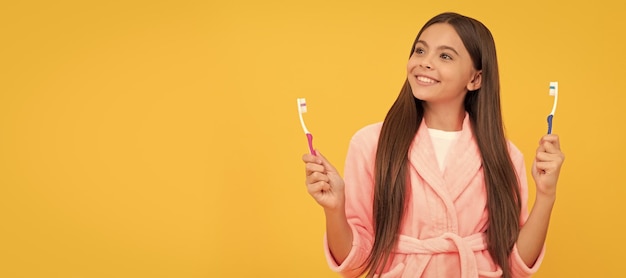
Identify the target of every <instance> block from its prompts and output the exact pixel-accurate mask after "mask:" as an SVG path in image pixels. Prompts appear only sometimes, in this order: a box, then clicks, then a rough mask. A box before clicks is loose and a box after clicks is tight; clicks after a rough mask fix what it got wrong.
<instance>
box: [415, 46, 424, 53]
mask: <svg viewBox="0 0 626 278" xmlns="http://www.w3.org/2000/svg"><path fill="white" fill-rule="evenodd" d="M414 52H415V53H417V54H424V49H423V48H421V47H416V48H415V51H414Z"/></svg>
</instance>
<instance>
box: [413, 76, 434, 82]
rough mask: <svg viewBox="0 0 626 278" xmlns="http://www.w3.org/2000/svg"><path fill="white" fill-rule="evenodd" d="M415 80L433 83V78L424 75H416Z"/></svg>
mask: <svg viewBox="0 0 626 278" xmlns="http://www.w3.org/2000/svg"><path fill="white" fill-rule="evenodd" d="M417 80H419V81H421V82H426V83H435V82H436V81H435V80H432V79H430V78H428V77H424V76H418V77H417Z"/></svg>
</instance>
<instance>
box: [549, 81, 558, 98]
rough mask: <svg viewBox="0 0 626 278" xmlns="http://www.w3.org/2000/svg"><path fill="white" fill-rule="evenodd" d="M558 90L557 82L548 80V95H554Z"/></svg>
mask: <svg viewBox="0 0 626 278" xmlns="http://www.w3.org/2000/svg"><path fill="white" fill-rule="evenodd" d="M558 91H559V82H550V95H551V96H555V95H556V94H557V92H558Z"/></svg>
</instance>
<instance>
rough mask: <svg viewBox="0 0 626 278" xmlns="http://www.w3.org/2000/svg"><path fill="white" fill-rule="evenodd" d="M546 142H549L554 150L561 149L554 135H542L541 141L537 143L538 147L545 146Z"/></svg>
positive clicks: (557, 137) (556, 136) (558, 140)
mask: <svg viewBox="0 0 626 278" xmlns="http://www.w3.org/2000/svg"><path fill="white" fill-rule="evenodd" d="M546 142H549V143H550V144H551V145H553V146H554V147H555V148H556V149H559V150H560V149H561V143H560V139H559V136H558V135H556V134H548V135H544V136H543V137H541V141H540V142H539V144H540V145H543V144H545V143H546Z"/></svg>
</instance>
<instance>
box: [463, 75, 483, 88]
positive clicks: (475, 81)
mask: <svg viewBox="0 0 626 278" xmlns="http://www.w3.org/2000/svg"><path fill="white" fill-rule="evenodd" d="M473 75H474V76H473V77H472V79H471V80H470V82H469V83H467V90H468V91H476V90H478V89H480V85H481V82H482V80H483V71H482V70H479V71H476V72H475V73H474V74H473Z"/></svg>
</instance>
